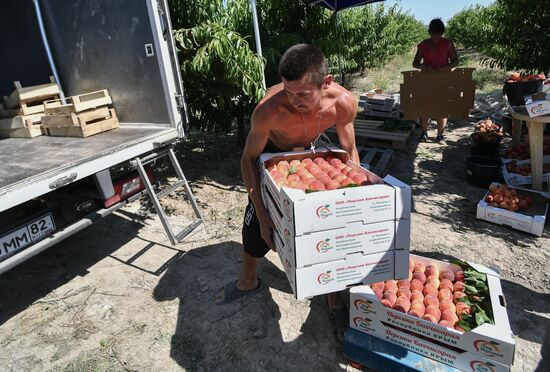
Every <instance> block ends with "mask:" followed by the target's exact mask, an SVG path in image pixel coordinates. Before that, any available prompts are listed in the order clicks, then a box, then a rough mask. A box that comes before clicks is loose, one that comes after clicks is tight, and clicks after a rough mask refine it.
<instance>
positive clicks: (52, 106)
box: [44, 89, 113, 114]
mask: <svg viewBox="0 0 550 372" xmlns="http://www.w3.org/2000/svg"><path fill="white" fill-rule="evenodd" d="M112 103H113V101H112V100H111V96H109V92H107V89H102V90H98V91H95V92H89V93H84V94H79V95H76V96H70V97H69V98H67V103H66V104H62V103H61V101H60V100H59V99H55V100H49V101H45V102H44V113H45V114H70V113H73V112H74V113H79V112H82V111H87V110H90V109H95V108H99V107H102V106H107V105H110V104H112Z"/></svg>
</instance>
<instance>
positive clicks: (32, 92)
mask: <svg viewBox="0 0 550 372" xmlns="http://www.w3.org/2000/svg"><path fill="white" fill-rule="evenodd" d="M50 80H51V83H48V84H40V85H33V86H29V87H23V86H21V83H20V82H19V81H15V82H14V83H13V84H14V85H15V90H14V91H13V92H12V93H11V94H10V95H9V97H8V98H6V99H5V101H6V102H5V103H6V108H8V109H13V108H17V107H21V105H22V104H26V103H29V102H35V103H36V102H37V101H44V100H46V99H50V98H52V97H57V96H59V93H60V91H59V87H58V86H57V84H56V83H55V80H54V79H53V77H52V76H50ZM27 110H31V111H32V110H35V111H36V110H37V108H30V107H27ZM42 111H43V110H42ZM27 112H29V111H27ZM40 112H41V111H40ZM35 113H36V112H35Z"/></svg>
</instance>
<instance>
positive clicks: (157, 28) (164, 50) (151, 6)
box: [147, 0, 183, 136]
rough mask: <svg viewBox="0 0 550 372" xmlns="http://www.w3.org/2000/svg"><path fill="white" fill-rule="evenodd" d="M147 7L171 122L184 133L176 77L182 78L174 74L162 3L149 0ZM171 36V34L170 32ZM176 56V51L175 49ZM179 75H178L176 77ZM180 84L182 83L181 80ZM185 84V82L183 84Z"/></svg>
mask: <svg viewBox="0 0 550 372" xmlns="http://www.w3.org/2000/svg"><path fill="white" fill-rule="evenodd" d="M147 9H148V11H149V19H150V20H151V30H152V31H153V32H152V34H153V42H154V44H155V53H156V54H157V55H158V58H157V61H158V63H159V70H160V75H161V79H162V83H163V84H162V85H163V87H164V95H165V100H166V102H168V104H169V108H170V110H169V114H170V122H171V124H172V125H173V127H174V128H176V129H177V130H178V135H179V136H182V135H183V129H182V127H183V124H182V120H181V113H180V111H179V109H178V102H177V95H178V93H177V89H176V83H175V81H174V78H178V79H181V77H180V75H179V74H176V75H174V71H173V65H172V63H171V62H170V59H171V57H170V51H169V50H168V47H169V45H171V44H169V43H168V42H167V41H165V40H164V39H163V38H162V22H161V19H160V17H161V16H160V14H159V9H162V8H160V4H159V3H158V2H157V0H147ZM165 22H166V27H167V30H171V26H169V24H168V22H169V19H165ZM170 37H171V34H170ZM174 58H177V57H175V51H174ZM176 76H177V77H176ZM180 84H182V83H181V82H180ZM182 86H183V84H182Z"/></svg>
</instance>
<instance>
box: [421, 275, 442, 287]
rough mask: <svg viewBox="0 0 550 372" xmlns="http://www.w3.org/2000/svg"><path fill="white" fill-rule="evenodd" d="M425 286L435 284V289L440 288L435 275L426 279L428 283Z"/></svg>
mask: <svg viewBox="0 0 550 372" xmlns="http://www.w3.org/2000/svg"><path fill="white" fill-rule="evenodd" d="M424 284H433V285H434V287H436V288H439V284H440V282H439V279H438V278H437V277H436V276H435V275H430V276H428V277H426V283H424Z"/></svg>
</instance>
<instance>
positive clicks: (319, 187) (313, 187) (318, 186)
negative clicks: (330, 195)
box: [309, 181, 325, 191]
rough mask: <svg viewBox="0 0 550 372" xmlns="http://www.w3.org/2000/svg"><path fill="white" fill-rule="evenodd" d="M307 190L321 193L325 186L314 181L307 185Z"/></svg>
mask: <svg viewBox="0 0 550 372" xmlns="http://www.w3.org/2000/svg"><path fill="white" fill-rule="evenodd" d="M309 189H310V190H314V191H322V190H325V184H324V183H322V182H321V181H314V182H312V183H310V184H309Z"/></svg>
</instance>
